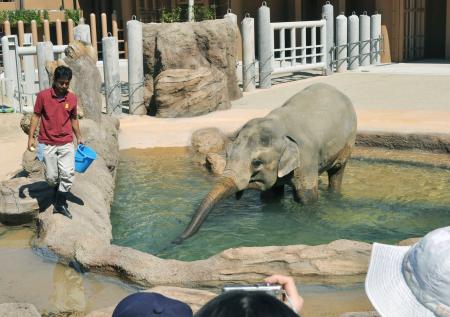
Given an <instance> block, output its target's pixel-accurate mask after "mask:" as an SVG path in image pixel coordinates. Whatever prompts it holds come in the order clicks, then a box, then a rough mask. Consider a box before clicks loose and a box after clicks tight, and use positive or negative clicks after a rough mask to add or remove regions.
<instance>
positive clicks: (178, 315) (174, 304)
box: [112, 292, 193, 317]
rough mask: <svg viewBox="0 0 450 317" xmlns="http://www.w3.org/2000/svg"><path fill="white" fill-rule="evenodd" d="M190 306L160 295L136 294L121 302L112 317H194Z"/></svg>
mask: <svg viewBox="0 0 450 317" xmlns="http://www.w3.org/2000/svg"><path fill="white" fill-rule="evenodd" d="M192 316H193V314H192V309H191V308H190V307H189V305H187V304H185V303H183V302H180V301H179V300H176V299H172V298H168V297H166V296H164V295H161V294H158V293H146V292H141V293H134V294H131V295H129V296H127V297H125V298H124V299H122V300H121V301H120V303H119V304H118V305H117V306H116V308H115V309H114V312H113V314H112V317H192Z"/></svg>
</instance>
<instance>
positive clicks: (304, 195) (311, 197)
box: [294, 187, 319, 205]
mask: <svg viewBox="0 0 450 317" xmlns="http://www.w3.org/2000/svg"><path fill="white" fill-rule="evenodd" d="M318 199H319V191H318V190H317V187H315V188H311V189H304V190H301V191H294V200H295V201H296V202H299V203H301V204H303V205H308V204H311V203H313V202H316V201H317V200H318Z"/></svg>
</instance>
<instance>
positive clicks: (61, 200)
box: [53, 191, 72, 219]
mask: <svg viewBox="0 0 450 317" xmlns="http://www.w3.org/2000/svg"><path fill="white" fill-rule="evenodd" d="M53 206H54V207H53V213H54V214H61V215H63V216H66V217H67V218H70V219H72V215H71V213H70V211H69V208H68V205H67V202H66V194H65V193H61V192H59V191H58V192H57V193H56V199H55V204H54V205H53Z"/></svg>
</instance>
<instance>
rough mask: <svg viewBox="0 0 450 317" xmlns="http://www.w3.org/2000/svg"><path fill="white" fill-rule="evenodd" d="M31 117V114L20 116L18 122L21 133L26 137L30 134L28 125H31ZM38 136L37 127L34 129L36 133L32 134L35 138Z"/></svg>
mask: <svg viewBox="0 0 450 317" xmlns="http://www.w3.org/2000/svg"><path fill="white" fill-rule="evenodd" d="M32 116H33V114H32V113H25V114H24V115H23V116H22V119H21V120H20V127H21V128H22V131H23V132H24V133H25V134H26V135H28V134H29V133H30V124H31V117H32ZM38 134H39V125H38V126H37V127H36V131H35V132H34V137H37V135H38Z"/></svg>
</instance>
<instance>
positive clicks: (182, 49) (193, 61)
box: [143, 19, 242, 117]
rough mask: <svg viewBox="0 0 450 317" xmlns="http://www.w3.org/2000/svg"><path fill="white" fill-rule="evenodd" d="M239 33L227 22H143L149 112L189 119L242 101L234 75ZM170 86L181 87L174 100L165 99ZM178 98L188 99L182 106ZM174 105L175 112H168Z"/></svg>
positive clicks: (146, 96) (146, 94) (167, 96)
mask: <svg viewBox="0 0 450 317" xmlns="http://www.w3.org/2000/svg"><path fill="white" fill-rule="evenodd" d="M238 32H239V30H238V28H237V27H236V26H235V25H234V24H233V23H231V22H230V21H228V20H226V19H220V20H213V21H203V22H194V23H170V24H155V23H151V24H145V25H144V26H143V39H144V75H145V98H146V104H147V105H148V107H149V108H150V113H151V114H156V116H160V117H189V116H195V115H199V114H204V113H208V112H211V111H214V110H220V109H227V108H229V107H230V105H231V104H230V101H231V100H235V99H238V98H240V97H241V96H242V93H241V91H240V89H239V86H238V84H237V77H236V60H237V58H236V45H237V40H236V39H237V38H238V37H237V36H236V35H237V33H238ZM169 86H174V88H172V91H174V90H176V89H177V88H176V87H181V88H182V89H181V91H180V92H179V93H177V94H175V95H174V96H173V97H171V96H170V95H166V94H170V91H171V88H170V87H169ZM180 96H183V98H184V99H185V100H184V103H183V104H184V105H185V106H183V107H180V106H179V103H180V102H179V101H178V102H177V100H179V99H180ZM172 98H173V99H172ZM187 105H191V106H190V107H189V106H187ZM192 105H195V107H192ZM171 107H174V108H175V109H174V110H171V111H169V110H168V108H171Z"/></svg>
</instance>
